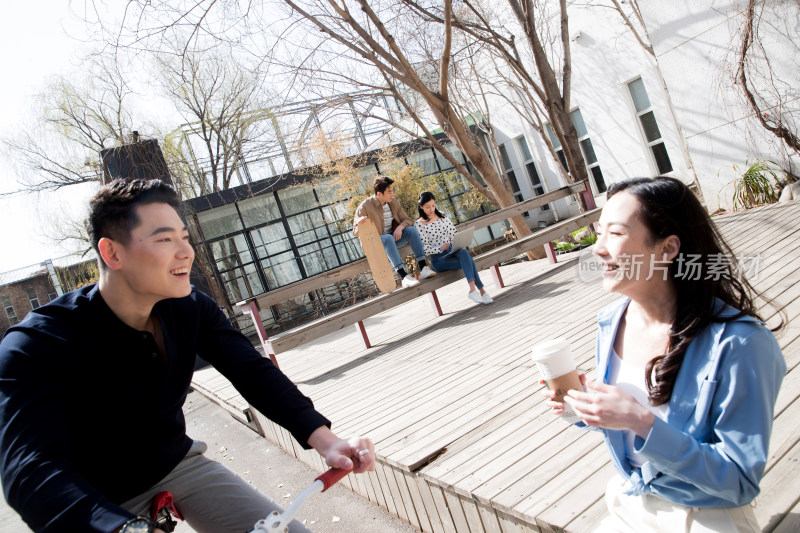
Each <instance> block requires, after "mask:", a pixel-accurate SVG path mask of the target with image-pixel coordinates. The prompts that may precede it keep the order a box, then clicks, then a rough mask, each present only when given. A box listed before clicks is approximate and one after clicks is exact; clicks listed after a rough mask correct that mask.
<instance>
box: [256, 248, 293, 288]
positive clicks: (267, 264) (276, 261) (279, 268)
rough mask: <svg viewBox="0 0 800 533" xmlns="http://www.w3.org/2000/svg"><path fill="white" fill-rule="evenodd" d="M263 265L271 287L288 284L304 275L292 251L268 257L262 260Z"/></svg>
mask: <svg viewBox="0 0 800 533" xmlns="http://www.w3.org/2000/svg"><path fill="white" fill-rule="evenodd" d="M261 267H262V268H263V269H264V276H266V278H267V283H268V284H269V287H270V289H274V288H276V287H281V286H283V285H288V284H289V283H292V282H293V281H297V280H299V279H301V278H302V277H303V275H302V274H301V273H300V267H299V266H298V264H297V260H296V259H295V257H294V253H292V252H284V253H282V254H277V255H271V256H269V257H266V258H264V259H262V260H261Z"/></svg>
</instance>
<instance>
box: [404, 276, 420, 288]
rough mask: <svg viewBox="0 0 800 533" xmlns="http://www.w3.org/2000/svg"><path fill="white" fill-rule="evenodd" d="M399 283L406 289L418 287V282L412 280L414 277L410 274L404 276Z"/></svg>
mask: <svg viewBox="0 0 800 533" xmlns="http://www.w3.org/2000/svg"><path fill="white" fill-rule="evenodd" d="M401 283H402V285H403V288H404V289H407V288H409V287H416V286H417V285H419V280H418V279H414V277H413V276H412V275H411V274H406V276H405V277H404V278H403V281H402V282H401Z"/></svg>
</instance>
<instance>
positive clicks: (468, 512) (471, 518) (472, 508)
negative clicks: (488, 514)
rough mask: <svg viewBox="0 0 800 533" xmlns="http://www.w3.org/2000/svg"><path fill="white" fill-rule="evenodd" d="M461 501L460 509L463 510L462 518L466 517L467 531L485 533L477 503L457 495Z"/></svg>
mask: <svg viewBox="0 0 800 533" xmlns="http://www.w3.org/2000/svg"><path fill="white" fill-rule="evenodd" d="M459 499H460V500H461V507H462V508H463V509H464V516H466V517H467V524H469V531H470V532H471V533H485V532H486V528H485V527H483V520H481V512H480V510H479V509H478V502H476V501H475V500H473V499H472V498H465V497H463V496H461V495H459Z"/></svg>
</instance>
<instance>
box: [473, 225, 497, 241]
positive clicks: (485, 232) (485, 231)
mask: <svg viewBox="0 0 800 533" xmlns="http://www.w3.org/2000/svg"><path fill="white" fill-rule="evenodd" d="M491 240H492V234H491V233H490V232H489V228H481V229H479V230H477V231H476V232H475V235H473V236H472V242H474V243H476V244H484V243H487V242H489V241H491Z"/></svg>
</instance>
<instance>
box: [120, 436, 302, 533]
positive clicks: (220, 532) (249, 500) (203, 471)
mask: <svg viewBox="0 0 800 533" xmlns="http://www.w3.org/2000/svg"><path fill="white" fill-rule="evenodd" d="M207 449H208V446H206V444H205V443H204V442H200V441H194V443H193V444H192V447H191V448H190V449H189V453H187V454H186V457H184V458H183V460H182V461H181V462H180V463H178V466H176V467H175V468H174V469H173V470H172V472H170V473H169V474H168V475H167V476H166V477H165V478H164V479H162V480H161V481H159V482H158V483H156V484H155V485H154V486H153V487H152V488H150V489H149V490H148V491H147V492H145V493H143V494H140V495H139V496H137V497H135V498H133V499H131V500H128V501H127V502H125V503H123V504H122V507H123V508H125V509H126V510H128V511H130V512H132V513H134V514H136V515H142V516H150V506H151V503H152V500H153V497H154V496H155V495H156V494H158V493H159V492H161V491H164V490H166V491H169V492H170V493H172V496H173V498H174V501H175V508H176V509H177V510H178V512H179V513H180V514H181V516H183V518H184V520H186V522H187V523H188V524H189V525H190V526H191V527H192V529H194V530H195V531H196V532H197V533H246V532H249V531H251V530H252V529H253V525H255V523H256V522H257V521H258V520H261V519H262V518H265V517H266V516H267V515H268V514H270V513H271V512H272V511H275V510H277V511H278V512H281V511H282V509H281V508H280V507H279V506H278V504H276V503H275V502H274V501H272V500H271V499H269V498H268V497H267V496H264V495H263V494H261V493H260V492H258V491H257V490H256V489H255V488H254V487H253V486H251V485H250V484H249V483H248V482H247V481H245V480H244V479H242V478H240V477H239V476H237V475H236V474H235V473H233V472H232V471H230V470H228V469H227V468H225V467H224V466H222V465H221V464H219V463H218V462H216V461H212V460H211V459H208V458H207V457H205V456H204V455H203V454H204V453H205V451H206V450H207ZM289 532H290V533H311V532H310V530H309V529H308V528H306V527H305V526H304V525H303V524H301V523H300V522H298V521H297V520H292V522H291V524H290V525H289Z"/></svg>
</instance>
